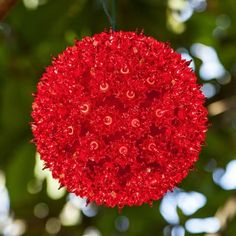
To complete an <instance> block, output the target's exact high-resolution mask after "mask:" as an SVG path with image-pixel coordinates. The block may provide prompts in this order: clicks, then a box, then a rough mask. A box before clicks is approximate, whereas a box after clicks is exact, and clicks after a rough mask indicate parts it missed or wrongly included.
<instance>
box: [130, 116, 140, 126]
mask: <svg viewBox="0 0 236 236" xmlns="http://www.w3.org/2000/svg"><path fill="white" fill-rule="evenodd" d="M131 126H132V127H134V128H137V127H139V126H140V121H139V119H136V118H135V119H133V120H132V121H131Z"/></svg>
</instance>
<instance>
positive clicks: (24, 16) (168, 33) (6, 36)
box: [0, 0, 236, 236]
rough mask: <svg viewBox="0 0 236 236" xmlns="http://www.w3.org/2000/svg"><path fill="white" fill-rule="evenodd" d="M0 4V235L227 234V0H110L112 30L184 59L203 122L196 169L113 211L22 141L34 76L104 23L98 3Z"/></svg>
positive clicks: (232, 222)
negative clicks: (200, 99)
mask: <svg viewBox="0 0 236 236" xmlns="http://www.w3.org/2000/svg"><path fill="white" fill-rule="evenodd" d="M4 2H5V3H6V2H16V4H15V6H14V7H13V8H11V9H8V10H7V16H6V17H5V18H4V19H2V20H1V21H0V235H4V236H14V235H32V236H37V235H45V236H46V235H66V236H67V235H68V236H77V235H79V236H80V235H81V236H82V235H83V236H85V235H86V236H103V235H104V236H110V235H112V236H124V235H128V236H134V235H135V236H149V235H150V236H154V235H158V236H159V235H164V236H185V235H207V236H235V235H236V191H235V189H236V109H235V108H236V28H235V27H236V26H235V25H236V2H235V0H224V1H222V0H208V1H207V0H132V1H131V0H130V1H126V0H117V1H116V2H115V1H114V2H115V10H116V22H117V29H118V30H120V29H121V30H141V29H144V33H145V34H146V35H151V36H153V37H155V38H156V39H158V40H161V41H168V42H170V43H171V45H172V47H174V48H175V49H176V50H177V51H178V52H179V53H181V54H182V57H183V58H186V59H189V60H190V59H191V60H192V63H191V65H190V66H191V67H192V68H193V69H194V70H195V71H196V73H197V75H198V77H199V83H202V84H203V87H202V91H203V93H204V94H205V96H206V106H207V107H208V110H209V122H210V127H209V131H208V134H207V141H206V146H204V147H203V150H202V153H201V156H200V160H199V162H198V163H197V165H196V169H195V171H192V172H191V173H190V174H189V176H188V177H187V178H186V179H185V180H184V181H183V182H182V184H181V185H180V186H179V188H176V189H175V191H174V192H172V193H168V194H167V195H166V196H165V197H164V198H163V199H162V200H160V201H158V202H156V203H154V205H153V207H150V206H148V205H143V206H142V207H133V208H127V207H125V208H124V209H123V210H122V212H121V213H119V212H118V210H117V209H108V208H105V207H97V206H95V205H93V204H89V205H87V206H86V200H85V199H80V198H78V197H75V196H74V195H72V194H68V193H66V192H65V190H64V189H60V190H57V189H58V184H57V182H56V181H54V180H53V179H52V178H51V175H50V173H48V172H47V171H42V163H41V162H40V161H39V157H38V156H37V154H35V152H36V150H35V147H34V145H33V144H31V143H30V140H31V139H32V134H31V131H30V125H29V124H30V121H31V117H30V112H31V103H32V100H33V97H32V95H31V94H32V93H33V92H35V90H36V83H37V81H38V79H39V78H40V76H41V74H42V73H43V71H44V68H45V66H46V65H48V64H49V63H50V61H51V59H52V56H54V55H57V54H58V53H59V52H61V51H62V50H64V49H65V47H66V46H67V45H72V44H73V42H74V39H75V38H77V39H81V38H82V37H83V36H85V35H93V34H94V33H98V32H101V31H103V30H104V29H109V28H110V24H109V21H108V19H107V16H106V15H105V13H104V11H103V7H102V4H101V1H99V0H23V1H12V0H10V1H9V0H1V1H0V10H2V8H3V7H2V6H3V5H4ZM103 3H105V2H104V1H103ZM111 5H112V3H111V1H109V0H108V1H107V7H108V10H109V11H110V12H111V11H112V6H111ZM1 7H2V8H1ZM5 7H6V6H5ZM3 12H4V11H3ZM0 13H1V11H0ZM5 13H6V12H5ZM5 13H4V14H5Z"/></svg>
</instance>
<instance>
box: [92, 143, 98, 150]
mask: <svg viewBox="0 0 236 236" xmlns="http://www.w3.org/2000/svg"><path fill="white" fill-rule="evenodd" d="M98 146H99V145H98V143H97V142H96V141H92V142H91V143H90V149H91V150H97V149H98Z"/></svg>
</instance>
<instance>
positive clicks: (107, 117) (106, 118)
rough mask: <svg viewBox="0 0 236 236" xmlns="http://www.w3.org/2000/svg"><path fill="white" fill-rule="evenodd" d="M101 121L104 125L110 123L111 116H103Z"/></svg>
mask: <svg viewBox="0 0 236 236" xmlns="http://www.w3.org/2000/svg"><path fill="white" fill-rule="evenodd" d="M103 122H104V124H105V125H110V124H111V123H112V118H111V117H110V116H105V117H104V119H103Z"/></svg>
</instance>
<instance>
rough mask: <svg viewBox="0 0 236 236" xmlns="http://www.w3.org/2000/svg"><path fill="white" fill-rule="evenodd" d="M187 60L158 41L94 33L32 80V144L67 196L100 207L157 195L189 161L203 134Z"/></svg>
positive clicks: (180, 176)
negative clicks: (33, 84)
mask: <svg viewBox="0 0 236 236" xmlns="http://www.w3.org/2000/svg"><path fill="white" fill-rule="evenodd" d="M188 65H189V62H186V61H185V60H183V59H181V55H179V54H178V53H176V52H174V50H173V49H172V48H171V47H170V46H169V45H168V44H166V43H162V42H158V41H157V40H155V39H154V38H152V37H147V36H145V35H143V34H137V33H134V32H102V33H100V34H96V35H94V36H93V37H85V38H83V40H82V41H77V42H76V44H75V45H74V46H72V47H68V48H67V49H66V50H65V51H64V52H62V54H60V55H59V56H58V57H57V58H55V59H54V60H53V62H52V65H51V66H49V67H47V69H46V72H45V73H44V74H43V76H42V78H41V79H40V82H39V83H38V86H37V94H36V95H35V101H34V103H33V112H32V117H33V123H32V130H33V134H34V137H35V139H34V141H35V143H36V145H37V150H38V152H39V153H40V155H41V158H42V160H44V162H45V165H46V167H48V168H50V170H51V171H52V175H53V177H54V178H56V179H58V180H59V182H60V183H61V185H62V186H65V187H66V188H67V190H68V191H69V192H72V193H75V194H76V195H78V196H80V197H86V198H87V199H88V201H90V202H91V201H94V202H96V204H98V205H106V206H108V207H114V206H118V207H120V208H122V207H123V206H125V205H127V206H132V205H141V204H143V203H145V202H148V203H151V202H152V201H153V200H157V199H159V198H161V197H162V196H163V195H164V194H165V193H166V192H167V191H168V190H173V188H174V187H175V186H176V185H177V184H178V183H180V182H181V181H182V179H183V178H185V177H186V175H187V174H188V172H189V170H190V169H191V168H192V167H193V165H194V163H195V162H196V161H197V159H198V156H199V152H200V150H201V145H202V144H203V142H204V139H205V132H206V130H207V111H206V109H205V108H204V106H203V104H204V100H205V99H204V96H203V94H202V93H201V91H200V85H198V84H197V83H196V76H195V74H194V73H193V71H192V70H191V69H190V68H189V67H188Z"/></svg>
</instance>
